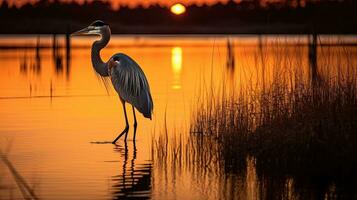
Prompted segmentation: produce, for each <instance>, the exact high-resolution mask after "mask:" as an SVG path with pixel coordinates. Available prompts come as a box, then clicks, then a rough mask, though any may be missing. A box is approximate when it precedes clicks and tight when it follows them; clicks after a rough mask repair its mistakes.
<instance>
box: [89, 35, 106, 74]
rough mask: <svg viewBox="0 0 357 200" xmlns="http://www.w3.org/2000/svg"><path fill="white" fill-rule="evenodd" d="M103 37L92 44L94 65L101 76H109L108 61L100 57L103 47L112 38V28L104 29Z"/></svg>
mask: <svg viewBox="0 0 357 200" xmlns="http://www.w3.org/2000/svg"><path fill="white" fill-rule="evenodd" d="M101 36H102V38H101V39H100V40H98V41H95V42H94V43H93V45H92V53H91V54H92V55H91V57H92V65H93V68H94V69H95V71H96V72H97V73H98V74H99V75H101V76H109V74H108V67H107V63H105V62H103V60H102V59H101V58H100V50H101V49H103V48H104V47H105V46H106V45H107V44H108V42H109V40H110V30H109V29H108V30H106V31H103V33H102V35H101Z"/></svg>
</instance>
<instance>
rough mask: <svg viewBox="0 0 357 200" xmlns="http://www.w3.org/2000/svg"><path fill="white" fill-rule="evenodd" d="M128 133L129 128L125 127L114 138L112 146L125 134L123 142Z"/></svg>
mask: <svg viewBox="0 0 357 200" xmlns="http://www.w3.org/2000/svg"><path fill="white" fill-rule="evenodd" d="M128 132H129V126H126V127H125V129H124V130H123V131H122V132H121V133H120V134H119V135H118V137H117V138H115V140H114V141H113V142H112V144H115V143H116V142H117V140H119V138H120V137H121V136H122V135H123V134H124V133H125V141H126V138H127V136H128Z"/></svg>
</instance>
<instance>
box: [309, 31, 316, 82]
mask: <svg viewBox="0 0 357 200" xmlns="http://www.w3.org/2000/svg"><path fill="white" fill-rule="evenodd" d="M308 37H309V49H308V51H309V52H308V53H309V64H310V79H311V83H312V84H313V85H315V84H316V83H317V81H318V72H317V34H316V33H315V32H313V33H312V34H311V35H309V36H308Z"/></svg>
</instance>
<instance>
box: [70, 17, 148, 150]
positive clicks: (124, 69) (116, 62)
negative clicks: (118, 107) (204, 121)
mask: <svg viewBox="0 0 357 200" xmlns="http://www.w3.org/2000/svg"><path fill="white" fill-rule="evenodd" d="M82 35H99V36H101V39H100V40H97V41H95V42H94V43H93V45H92V52H91V59H92V65H93V68H94V69H95V71H96V72H97V73H98V74H99V75H100V76H102V77H110V79H111V82H112V84H113V87H114V89H115V90H116V92H117V93H118V95H119V98H120V101H121V103H122V105H123V110H124V116H125V123H126V126H125V128H124V130H123V131H122V132H121V133H120V134H119V135H118V137H117V138H115V140H113V142H112V143H113V144H115V143H116V141H117V140H118V139H119V138H120V137H121V136H122V135H123V134H124V133H125V141H126V140H127V136H128V132H129V123H128V117H127V113H126V108H125V103H126V102H128V103H130V104H131V105H132V108H133V115H134V137H133V140H134V141H135V137H136V128H137V121H136V115H135V108H136V109H137V110H138V111H139V112H140V113H142V114H143V116H144V117H146V118H150V120H151V115H152V110H153V108H154V105H153V101H152V97H151V93H150V87H149V83H148V81H147V79H146V76H145V74H144V72H143V70H142V69H141V68H140V66H139V65H138V64H137V63H136V62H135V61H134V60H133V59H132V58H130V57H129V56H128V55H125V54H123V53H117V54H114V55H113V56H112V57H111V58H110V59H109V61H108V62H103V60H102V59H101V58H100V50H101V49H103V48H104V47H105V46H106V45H107V44H108V43H109V40H110V35H111V31H110V28H109V25H108V24H106V23H104V22H103V21H100V20H96V21H94V22H93V23H91V24H90V25H89V26H88V27H86V28H84V29H81V30H79V31H77V32H75V33H73V34H72V36H82Z"/></svg>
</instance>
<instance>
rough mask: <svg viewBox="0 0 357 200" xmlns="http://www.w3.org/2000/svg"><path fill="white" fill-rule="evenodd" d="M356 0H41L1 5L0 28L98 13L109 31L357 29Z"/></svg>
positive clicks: (70, 22) (55, 26)
mask: <svg viewBox="0 0 357 200" xmlns="http://www.w3.org/2000/svg"><path fill="white" fill-rule="evenodd" d="M356 8H357V2H356V1H353V0H345V1H331V0H320V1H302V0H295V1H294V0H285V1H282V2H280V3H270V4H269V3H268V4H265V5H264V6H262V2H261V1H260V0H243V1H241V2H240V3H236V2H234V1H229V2H228V3H226V4H223V3H221V2H218V3H216V4H214V5H211V6H209V5H202V6H198V5H190V6H188V7H187V10H186V12H185V13H184V14H182V15H179V16H177V15H174V14H172V13H171V12H170V10H169V8H167V7H164V6H161V5H159V4H153V5H151V6H149V7H147V8H145V7H142V6H138V7H135V8H130V7H128V6H120V8H119V9H118V10H115V9H113V7H112V6H111V4H110V3H109V2H108V1H91V2H87V1H85V2H84V3H83V4H80V3H78V2H74V1H71V2H62V1H59V0H53V1H50V0H40V1H38V2H36V3H26V4H24V5H23V6H21V7H16V6H10V4H9V3H8V2H7V0H5V1H3V2H2V4H1V5H0V26H1V27H2V28H1V29H0V33H50V34H52V33H66V32H71V31H73V30H76V29H78V28H81V27H83V26H85V25H88V24H89V23H90V22H91V21H93V20H95V19H102V20H104V21H106V22H107V23H109V24H110V25H111V28H112V31H113V32H114V33H258V34H263V33H295V34H299V33H311V32H314V33H350V34H353V33H356V27H357V18H356V17H355V13H354V12H355V11H356V10H357V9H356Z"/></svg>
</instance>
